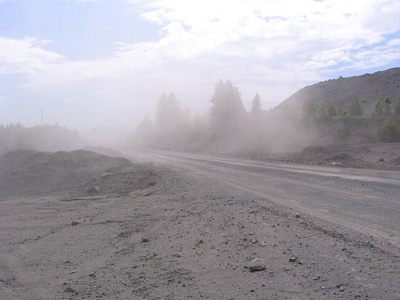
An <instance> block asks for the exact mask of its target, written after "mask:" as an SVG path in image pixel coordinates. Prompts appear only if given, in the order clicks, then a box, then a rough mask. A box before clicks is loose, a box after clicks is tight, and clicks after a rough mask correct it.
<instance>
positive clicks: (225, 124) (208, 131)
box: [136, 80, 301, 151]
mask: <svg viewBox="0 0 400 300" xmlns="http://www.w3.org/2000/svg"><path fill="white" fill-rule="evenodd" d="M210 102H211V108H210V110H209V111H208V112H207V113H205V114H199V113H198V114H196V115H194V116H191V115H190V112H189V111H188V110H187V109H182V107H181V106H180V105H179V102H178V101H177V99H176V97H175V95H174V93H170V94H169V95H167V94H165V93H164V94H163V95H162V96H161V98H160V99H159V103H158V108H157V112H156V118H155V121H152V120H150V119H148V118H146V119H145V120H144V121H143V122H142V123H141V124H140V125H139V127H138V130H137V135H136V140H139V141H141V142H142V143H144V144H147V145H152V146H158V147H167V148H185V149H192V150H194V149H197V150H207V149H208V150H210V151H211V150H215V151H217V149H225V150H227V149H230V150H239V149H240V150H246V149H247V150H255V149H258V150H261V149H263V150H265V149H266V148H269V149H270V148H271V147H274V148H276V147H278V146H279V147H280V146H282V145H283V144H285V143H291V144H293V145H294V144H296V137H298V138H299V137H300V136H301V135H299V134H298V132H299V127H298V126H297V125H296V124H295V122H290V120H288V119H283V118H281V115H280V114H279V113H278V112H277V111H274V110H270V111H264V110H262V107H261V98H260V95H259V94H258V93H256V94H255V96H254V98H253V100H252V106H251V110H250V111H246V109H245V107H244V105H243V102H242V97H241V93H240V92H239V89H238V87H236V86H234V85H233V84H232V82H231V81H230V80H226V81H223V80H220V81H219V82H217V84H216V85H215V88H214V92H213V95H212V97H211V99H210ZM283 123H284V124H283ZM297 144H298V143H297ZM293 145H292V146H293Z"/></svg>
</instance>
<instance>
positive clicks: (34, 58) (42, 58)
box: [0, 37, 64, 74]
mask: <svg viewBox="0 0 400 300" xmlns="http://www.w3.org/2000/svg"><path fill="white" fill-rule="evenodd" d="M50 42H51V41H48V40H42V41H40V40H37V39H35V38H32V37H26V38H24V39H23V40H16V39H7V38H3V37H0V63H2V65H1V66H0V73H26V74H32V73H35V72H40V71H41V70H42V69H43V68H44V67H46V66H48V65H51V64H54V63H59V62H61V61H63V60H64V57H63V56H61V55H59V54H57V53H54V52H51V51H46V50H44V49H43V48H42V47H43V46H44V45H46V44H49V43H50Z"/></svg>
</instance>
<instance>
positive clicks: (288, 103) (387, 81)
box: [276, 68, 400, 114]
mask: <svg viewBox="0 0 400 300" xmlns="http://www.w3.org/2000/svg"><path fill="white" fill-rule="evenodd" d="M386 96H392V97H393V100H394V102H395V101H396V100H398V99H399V97H400V68H393V69H389V70H386V71H380V72H376V73H373V74H365V75H361V76H353V77H348V78H343V77H339V78H338V79H331V80H327V81H323V82H319V83H317V84H313V85H310V86H306V87H304V88H302V89H301V90H299V91H297V92H296V93H294V94H293V95H292V96H290V97H289V98H288V99H286V100H285V101H284V102H282V103H281V104H280V105H278V106H277V107H276V109H277V110H281V109H283V110H284V109H286V108H289V107H296V110H297V111H299V106H301V107H303V106H304V103H308V102H312V103H318V102H320V101H322V100H323V101H325V102H326V103H327V104H332V105H334V106H335V107H341V108H343V109H348V107H349V106H350V104H351V102H352V101H353V100H354V99H355V98H357V99H358V100H360V101H362V102H363V103H362V109H363V111H364V113H367V114H369V113H371V111H372V109H373V107H374V105H375V102H376V101H377V100H378V99H379V98H380V99H382V100H383V99H384V98H385V97H386ZM392 105H393V104H392Z"/></svg>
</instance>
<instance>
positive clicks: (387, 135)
mask: <svg viewBox="0 0 400 300" xmlns="http://www.w3.org/2000/svg"><path fill="white" fill-rule="evenodd" d="M377 136H378V141H380V142H383V143H395V142H400V126H399V124H398V123H397V121H396V120H395V119H394V118H392V119H390V120H388V121H386V122H385V124H383V125H382V126H381V127H380V128H379V129H378V133H377Z"/></svg>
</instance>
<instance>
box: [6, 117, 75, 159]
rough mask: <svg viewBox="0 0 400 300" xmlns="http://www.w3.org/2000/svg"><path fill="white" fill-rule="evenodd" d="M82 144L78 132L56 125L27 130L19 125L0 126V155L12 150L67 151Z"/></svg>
mask: <svg viewBox="0 0 400 300" xmlns="http://www.w3.org/2000/svg"><path fill="white" fill-rule="evenodd" d="M81 144H82V138H81V137H80V135H79V133H78V131H76V130H72V131H71V130H69V129H67V128H66V127H61V126H59V125H58V124H55V125H48V124H46V125H44V126H35V127H30V128H27V127H25V126H23V125H21V124H20V123H17V124H9V125H3V124H1V125H0V153H1V152H5V151H9V150H14V149H32V150H41V151H54V150H60V149H64V150H68V149H72V148H76V147H78V146H80V145H81Z"/></svg>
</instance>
